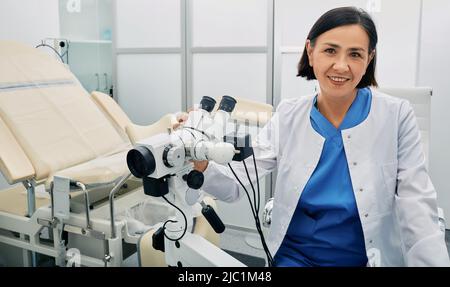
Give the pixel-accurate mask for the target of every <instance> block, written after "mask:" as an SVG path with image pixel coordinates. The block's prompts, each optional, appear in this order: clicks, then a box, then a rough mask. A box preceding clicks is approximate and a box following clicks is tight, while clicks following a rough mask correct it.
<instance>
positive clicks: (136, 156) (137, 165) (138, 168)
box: [127, 146, 156, 178]
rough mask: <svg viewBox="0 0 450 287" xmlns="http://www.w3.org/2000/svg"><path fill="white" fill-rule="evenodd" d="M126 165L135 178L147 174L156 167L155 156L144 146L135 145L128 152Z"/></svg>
mask: <svg viewBox="0 0 450 287" xmlns="http://www.w3.org/2000/svg"><path fill="white" fill-rule="evenodd" d="M127 165H128V169H129V170H130V171H131V173H132V174H133V175H134V176H135V177H137V178H144V177H147V176H149V175H150V174H152V173H153V172H154V171H155V168H156V163H155V157H154V156H153V154H152V152H151V151H150V150H149V149H148V148H146V147H144V146H137V147H135V148H134V149H132V150H130V151H129V152H128V154H127Z"/></svg>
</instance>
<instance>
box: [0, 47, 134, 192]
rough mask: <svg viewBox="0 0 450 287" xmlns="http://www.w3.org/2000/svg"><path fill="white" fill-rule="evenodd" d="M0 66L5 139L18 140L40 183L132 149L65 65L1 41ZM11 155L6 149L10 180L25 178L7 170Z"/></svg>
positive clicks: (0, 117)
mask: <svg viewBox="0 0 450 287" xmlns="http://www.w3.org/2000/svg"><path fill="white" fill-rule="evenodd" d="M0 67H1V68H0V120H1V123H0V124H1V125H3V127H1V126H0V133H1V134H0V138H1V139H3V138H4V137H5V138H9V139H10V140H9V141H8V143H9V144H13V143H14V141H15V142H16V143H15V144H17V145H18V146H16V147H15V149H17V150H20V151H21V152H22V153H23V154H22V156H23V157H26V158H27V159H28V161H29V163H30V164H31V166H32V168H33V169H34V170H33V172H34V174H33V177H34V179H36V180H42V179H46V178H47V177H49V176H50V175H51V174H53V173H54V172H56V171H59V170H61V169H65V168H67V167H71V166H74V165H77V164H80V163H82V162H85V161H88V160H91V159H94V158H96V157H98V156H102V155H107V154H111V153H114V152H117V151H119V150H124V149H125V148H127V147H129V146H130V142H129V140H128V138H127V137H125V136H124V135H121V134H120V133H119V132H118V131H117V129H116V128H115V127H114V125H113V123H112V122H111V121H110V119H109V118H107V117H106V116H105V114H103V113H102V111H101V110H100V108H99V107H98V106H97V105H96V103H95V102H94V101H93V100H92V98H91V97H90V95H89V94H88V93H87V92H86V91H85V90H84V88H83V87H82V86H81V84H80V83H79V82H78V80H77V79H76V78H75V76H74V75H73V74H72V73H71V72H70V71H69V70H68V69H67V68H66V66H65V65H64V64H63V63H61V62H59V61H58V60H56V59H54V58H51V57H50V56H48V55H46V54H44V53H42V52H41V51H38V50H37V49H34V48H32V47H28V46H26V45H22V44H20V43H16V42H10V41H0ZM11 148H12V147H9V149H11ZM6 157H7V155H6V152H5V151H4V149H3V147H2V149H1V150H0V168H1V171H2V173H3V174H4V175H5V177H6V179H7V181H8V182H9V183H10V184H12V183H15V182H18V181H20V180H23V178H24V175H23V174H20V173H14V172H11V171H9V172H8V170H6V169H4V168H3V167H2V166H6V165H8V162H6V161H5V160H4V159H5V158H6ZM28 173H30V170H28ZM27 176H29V175H27Z"/></svg>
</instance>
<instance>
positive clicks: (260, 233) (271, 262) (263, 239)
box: [228, 164, 273, 267]
mask: <svg viewBox="0 0 450 287" xmlns="http://www.w3.org/2000/svg"><path fill="white" fill-rule="evenodd" d="M228 167H229V168H230V169H231V172H232V173H233V175H234V177H235V178H236V180H237V181H238V182H239V184H240V185H241V186H242V188H243V189H244V191H245V194H246V195H247V198H248V201H249V203H250V208H251V210H252V214H253V218H254V220H255V225H256V230H257V231H258V234H259V236H260V238H261V244H262V246H263V249H264V252H265V254H266V257H267V263H268V265H269V267H272V266H273V257H272V255H271V254H270V250H269V248H268V246H267V243H266V240H265V238H264V234H263V232H262V229H261V223H260V221H259V215H258V214H255V210H254V209H253V207H254V206H253V204H252V201H251V199H250V195H249V193H248V191H247V189H246V188H245V186H244V185H243V184H242V182H241V180H240V179H239V177H238V176H237V175H236V173H235V172H234V170H233V168H232V167H231V165H230V164H228ZM255 168H256V165H255ZM247 175H248V176H249V177H250V175H249V174H248V172H247ZM250 182H251V181H250ZM252 187H253V185H252ZM253 192H255V190H254V189H253Z"/></svg>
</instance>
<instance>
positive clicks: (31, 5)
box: [0, 0, 59, 190]
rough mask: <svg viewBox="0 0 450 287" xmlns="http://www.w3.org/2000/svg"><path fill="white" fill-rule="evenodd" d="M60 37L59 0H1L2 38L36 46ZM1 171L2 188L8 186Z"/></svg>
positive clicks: (0, 34)
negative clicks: (44, 40) (42, 41)
mask: <svg viewBox="0 0 450 287" xmlns="http://www.w3.org/2000/svg"><path fill="white" fill-rule="evenodd" d="M54 37H59V12H58V0H39V1H36V0H0V40H15V41H19V42H23V43H26V44H29V45H31V46H36V45H38V44H39V43H40V41H41V40H42V39H44V38H54ZM8 186H9V185H8V183H7V182H6V181H5V179H4V178H3V176H2V175H1V173H0V190H1V189H3V188H6V187H8Z"/></svg>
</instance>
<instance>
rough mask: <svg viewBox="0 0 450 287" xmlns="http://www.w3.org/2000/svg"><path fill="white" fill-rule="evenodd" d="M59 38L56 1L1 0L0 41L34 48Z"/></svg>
mask: <svg viewBox="0 0 450 287" xmlns="http://www.w3.org/2000/svg"><path fill="white" fill-rule="evenodd" d="M54 37H59V12H58V0H39V1H36V0H1V1H0V39H1V40H16V41H20V42H24V43H27V44H30V45H33V46H36V45H38V44H39V43H40V41H41V40H42V39H44V38H54Z"/></svg>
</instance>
